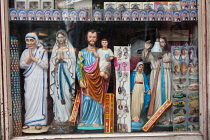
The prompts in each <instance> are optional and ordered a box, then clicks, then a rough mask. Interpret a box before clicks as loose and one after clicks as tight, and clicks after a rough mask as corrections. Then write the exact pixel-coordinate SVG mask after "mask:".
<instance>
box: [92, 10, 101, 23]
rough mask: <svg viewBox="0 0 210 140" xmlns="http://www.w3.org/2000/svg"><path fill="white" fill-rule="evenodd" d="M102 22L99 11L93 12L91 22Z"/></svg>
mask: <svg viewBox="0 0 210 140" xmlns="http://www.w3.org/2000/svg"><path fill="white" fill-rule="evenodd" d="M101 20H102V13H101V11H100V10H94V11H93V21H101Z"/></svg>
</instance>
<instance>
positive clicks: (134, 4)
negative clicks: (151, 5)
mask: <svg viewBox="0 0 210 140" xmlns="http://www.w3.org/2000/svg"><path fill="white" fill-rule="evenodd" d="M142 6H143V3H142V2H130V9H131V10H141V9H143V8H142Z"/></svg>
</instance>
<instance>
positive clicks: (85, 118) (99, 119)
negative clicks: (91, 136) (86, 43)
mask: <svg viewBox="0 0 210 140" xmlns="http://www.w3.org/2000/svg"><path fill="white" fill-rule="evenodd" d="M80 54H81V57H82V58H83V59H84V60H83V64H84V67H88V66H91V65H94V64H96V68H95V69H98V70H99V63H98V62H97V61H98V59H97V57H96V56H95V55H94V53H93V52H91V51H88V50H87V49H86V48H85V49H83V50H81V51H80ZM78 61H79V58H78V59H77V68H76V74H77V77H78V80H79V81H80V80H81V77H85V72H84V71H85V70H84V69H83V72H82V73H81V72H80V71H79V69H80V66H79V65H78ZM96 62H97V63H96ZM86 73H88V72H86ZM88 74H89V73H88ZM89 77H95V75H94V76H93V75H91V76H89ZM84 80H85V79H84ZM96 80H99V81H101V77H100V75H96ZM85 83H86V86H87V88H85V91H83V90H82V93H83V94H82V98H81V111H80V120H79V123H84V124H85V125H83V126H84V127H86V128H87V127H90V129H94V127H92V128H91V126H92V125H93V124H94V123H97V124H99V125H100V126H102V125H103V107H102V102H98V101H96V100H94V99H93V98H95V97H91V94H92V93H90V94H87V93H85V92H86V91H87V92H89V91H90V90H91V89H90V87H89V83H90V82H88V81H85ZM101 87H104V86H101V85H99V84H98V85H97V84H96V90H101ZM91 88H92V87H91ZM102 96H103V95H102ZM100 98H101V97H100ZM83 126H82V127H83ZM97 128H98V127H96V128H95V129H97ZM78 129H80V128H79V127H78ZM81 129H82V128H81Z"/></svg>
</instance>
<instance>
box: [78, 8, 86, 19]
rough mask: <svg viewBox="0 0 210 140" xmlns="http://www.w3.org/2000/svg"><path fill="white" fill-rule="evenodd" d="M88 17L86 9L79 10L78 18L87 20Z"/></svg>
mask: <svg viewBox="0 0 210 140" xmlns="http://www.w3.org/2000/svg"><path fill="white" fill-rule="evenodd" d="M86 18H87V13H86V11H85V10H80V11H79V12H78V20H79V21H86Z"/></svg>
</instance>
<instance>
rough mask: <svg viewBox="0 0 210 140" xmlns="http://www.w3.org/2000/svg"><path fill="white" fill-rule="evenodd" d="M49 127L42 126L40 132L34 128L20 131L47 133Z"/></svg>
mask: <svg viewBox="0 0 210 140" xmlns="http://www.w3.org/2000/svg"><path fill="white" fill-rule="evenodd" d="M49 127H50V126H42V129H41V130H37V129H35V126H29V128H27V129H22V132H23V133H45V132H47V131H48V129H49Z"/></svg>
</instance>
